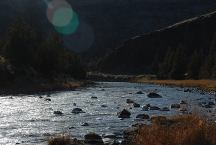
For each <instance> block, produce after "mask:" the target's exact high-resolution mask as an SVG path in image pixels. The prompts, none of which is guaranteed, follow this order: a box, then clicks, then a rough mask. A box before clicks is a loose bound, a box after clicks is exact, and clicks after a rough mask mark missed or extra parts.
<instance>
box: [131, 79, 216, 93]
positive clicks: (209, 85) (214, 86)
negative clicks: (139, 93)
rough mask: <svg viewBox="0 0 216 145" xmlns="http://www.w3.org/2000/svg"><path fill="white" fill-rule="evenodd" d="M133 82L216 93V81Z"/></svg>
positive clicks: (153, 80) (147, 80) (154, 80)
mask: <svg viewBox="0 0 216 145" xmlns="http://www.w3.org/2000/svg"><path fill="white" fill-rule="evenodd" d="M132 82H136V83H150V84H159V85H168V86H178V87H193V88H199V89H201V90H205V91H216V80H157V79H146V78H142V77H141V78H135V79H134V80H133V81H132Z"/></svg>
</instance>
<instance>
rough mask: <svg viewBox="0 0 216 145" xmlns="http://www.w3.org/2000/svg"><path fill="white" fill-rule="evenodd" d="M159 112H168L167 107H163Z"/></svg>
mask: <svg viewBox="0 0 216 145" xmlns="http://www.w3.org/2000/svg"><path fill="white" fill-rule="evenodd" d="M160 111H170V110H169V108H168V107H163V108H161V109H160Z"/></svg>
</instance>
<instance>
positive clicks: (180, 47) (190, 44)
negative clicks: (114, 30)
mask: <svg viewBox="0 0 216 145" xmlns="http://www.w3.org/2000/svg"><path fill="white" fill-rule="evenodd" d="M215 32H216V11H214V12H211V13H208V14H205V15H200V16H198V17H194V18H191V19H187V20H184V21H181V22H179V23H176V24H174V25H171V26H168V27H166V28H163V29H160V30H156V31H153V32H151V33H147V34H143V35H140V36H136V37H133V38H131V39H129V40H127V41H126V42H125V43H123V45H122V46H121V47H119V48H117V49H116V50H114V51H113V52H112V53H110V54H109V55H108V56H107V57H106V58H104V59H103V60H102V61H101V62H100V64H99V66H100V68H101V70H102V71H104V72H112V73H121V74H143V73H154V74H155V73H156V74H161V73H162V72H163V71H164V70H166V69H168V70H167V72H166V73H167V76H166V75H165V77H170V78H172V76H171V73H172V71H174V70H173V69H174V64H172V63H174V61H175V60H176V59H177V58H179V62H178V63H176V64H175V65H176V66H177V67H181V69H180V71H182V72H181V76H183V75H184V74H187V73H188V72H190V70H189V68H188V67H190V66H189V65H190V62H191V61H193V60H191V57H193V56H194V55H195V54H194V53H197V55H198V56H197V57H198V60H197V61H199V62H200V66H201V67H197V69H198V70H197V72H199V74H196V75H197V77H204V76H205V75H203V74H201V69H204V67H208V66H206V65H207V64H208V63H209V60H208V59H209V57H210V55H212V54H214V53H215V52H216V51H215V49H214V48H215V46H214V45H215V38H216V37H215V34H216V33H215ZM210 53H211V54H210ZM180 54H181V55H180ZM180 56H181V57H180ZM168 57H170V60H167V59H168ZM175 57H176V58H175ZM212 61H213V60H212ZM183 62H184V63H183ZM165 63H167V64H166V65H167V66H166V67H165V66H164V65H165ZM212 63H213V64H212V65H215V64H216V61H215V62H212ZM181 65H185V67H182V66H181ZM167 67H169V68H167ZM202 67H203V68H202ZM212 67H213V66H212ZM209 71H211V75H213V74H212V71H213V70H209ZM162 76H163V77H164V75H162ZM205 77H210V76H205Z"/></svg>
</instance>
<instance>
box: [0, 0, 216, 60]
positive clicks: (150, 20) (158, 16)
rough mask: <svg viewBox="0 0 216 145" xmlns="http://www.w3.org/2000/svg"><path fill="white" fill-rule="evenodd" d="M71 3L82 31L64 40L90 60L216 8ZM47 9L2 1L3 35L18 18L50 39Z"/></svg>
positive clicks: (179, 0) (150, 0)
mask: <svg viewBox="0 0 216 145" xmlns="http://www.w3.org/2000/svg"><path fill="white" fill-rule="evenodd" d="M68 2H70V3H71V5H72V7H73V9H74V10H75V11H76V12H77V13H78V16H79V20H80V27H79V28H78V30H77V32H76V33H75V34H74V35H73V36H67V37H63V39H64V41H65V44H66V45H67V48H69V49H72V50H75V51H78V52H83V51H88V50H89V51H88V52H87V55H86V57H89V55H93V56H94V57H95V54H98V55H101V53H104V52H105V51H104V50H108V49H111V48H115V47H117V46H119V45H120V44H121V43H123V42H124V41H125V40H127V39H129V38H131V37H133V36H136V35H139V34H141V33H146V32H151V31H153V30H156V29H160V28H162V27H165V26H168V25H170V24H173V23H175V22H177V21H180V20H183V19H186V18H190V17H193V16H196V15H199V14H202V13H207V12H209V11H212V10H214V9H215V8H216V1H214V0H205V1H203V0H163V1H161V0H103V1H101V0H91V1H88V0H79V1H76V0H68ZM46 7H47V6H46V4H45V2H44V0H36V1H29V0H19V1H18V0H10V1H9V0H1V1H0V20H1V21H0V32H1V34H4V32H5V30H7V28H8V26H9V25H11V23H13V22H14V20H15V19H16V17H22V18H25V19H26V20H27V21H28V23H31V25H33V26H34V27H35V28H37V29H38V30H39V31H42V32H43V34H44V36H46V34H47V33H49V32H50V31H52V30H53V27H52V25H51V24H50V23H49V22H48V20H47V18H46ZM33 18H34V19H33ZM0 37H1V36H0ZM90 40H91V41H90ZM84 44H85V45H84Z"/></svg>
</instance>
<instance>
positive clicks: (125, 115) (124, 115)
mask: <svg viewBox="0 0 216 145" xmlns="http://www.w3.org/2000/svg"><path fill="white" fill-rule="evenodd" d="M117 115H118V117H119V118H130V115H131V113H130V112H129V111H128V110H126V109H124V110H122V111H121V112H118V114H117Z"/></svg>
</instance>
